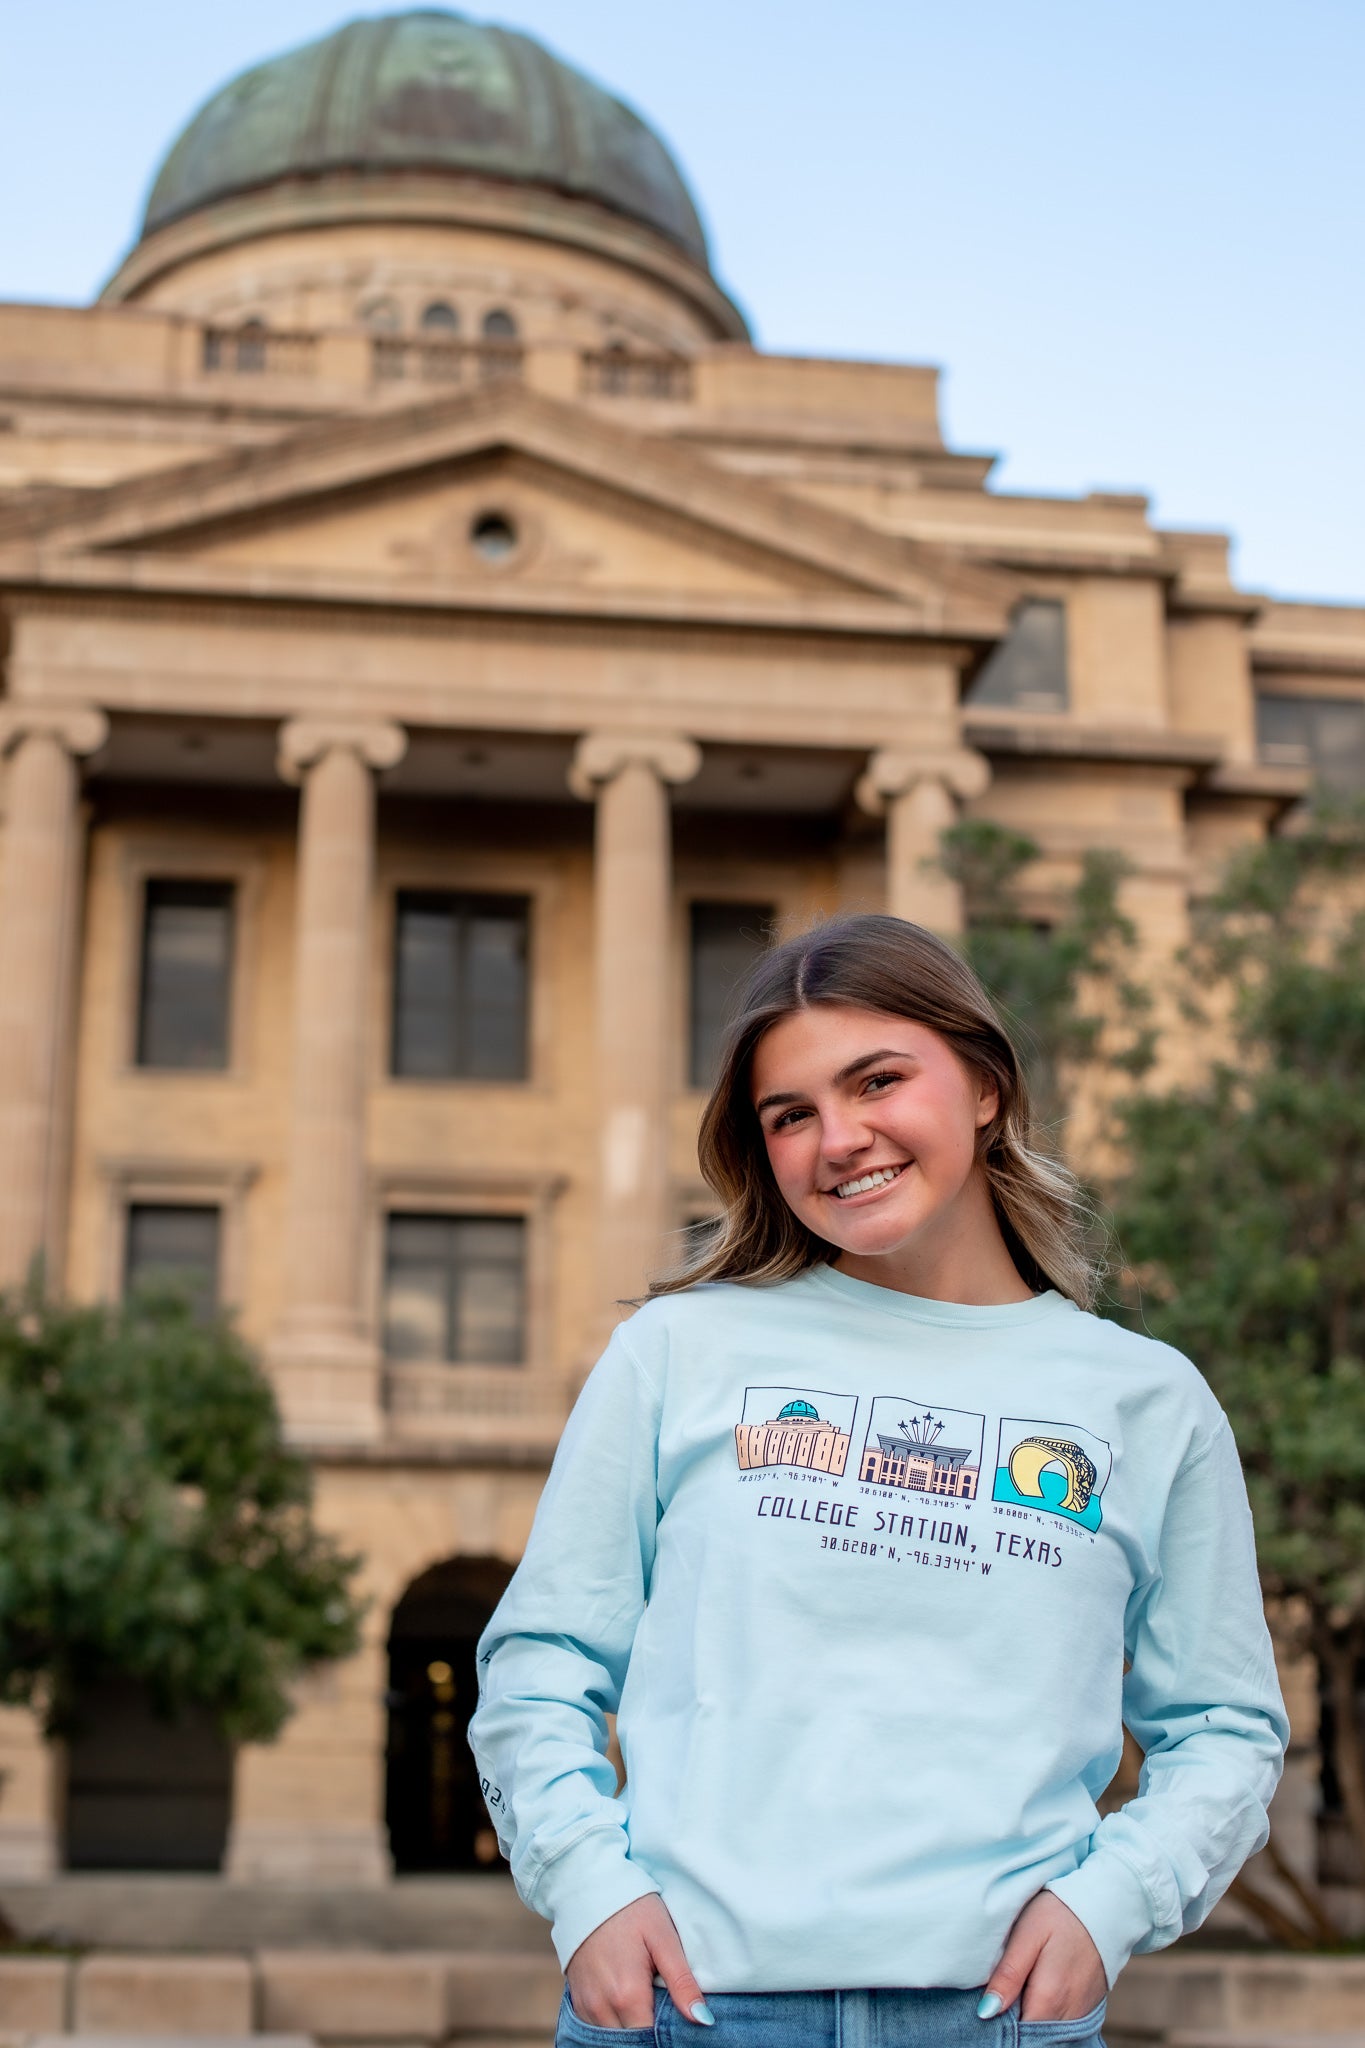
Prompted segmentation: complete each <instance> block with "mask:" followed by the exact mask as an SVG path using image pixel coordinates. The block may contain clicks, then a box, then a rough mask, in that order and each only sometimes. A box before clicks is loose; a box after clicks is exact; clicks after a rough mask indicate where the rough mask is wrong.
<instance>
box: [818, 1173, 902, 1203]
mask: <svg viewBox="0 0 1365 2048" xmlns="http://www.w3.org/2000/svg"><path fill="white" fill-rule="evenodd" d="M899 1172H900V1168H899V1167H898V1166H879V1167H878V1168H877V1171H876V1172H875V1173H865V1174H864V1175H863V1176H862V1178H861V1179H860V1180H842V1181H840V1183H839V1185H838V1187H836V1188H835V1190H834V1192H835V1194H836V1195H838V1197H839V1199H840V1201H843V1200H845V1199H846V1198H847V1197H848V1196H849V1195H865V1194H866V1193H867V1191H868V1189H869V1188H884V1187H885V1186H886V1184H887V1182H888V1181H892V1180H894V1179H895V1178H896V1176H897V1174H898V1173H899Z"/></svg>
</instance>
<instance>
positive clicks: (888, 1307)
mask: <svg viewBox="0 0 1365 2048" xmlns="http://www.w3.org/2000/svg"><path fill="white" fill-rule="evenodd" d="M803 1277H804V1278H805V1279H807V1280H809V1281H811V1282H812V1284H813V1285H815V1286H816V1287H824V1288H827V1289H831V1290H832V1291H833V1292H834V1293H835V1294H841V1295H842V1296H843V1297H844V1299H845V1301H847V1302H849V1303H850V1304H853V1305H856V1306H857V1307H860V1308H869V1309H873V1310H877V1311H880V1312H881V1313H882V1314H883V1315H890V1316H900V1317H902V1318H904V1319H905V1320H906V1321H907V1322H912V1323H935V1324H938V1325H939V1326H940V1327H941V1328H945V1329H950V1330H1000V1329H1005V1328H1008V1327H1010V1326H1012V1325H1016V1324H1021V1323H1036V1322H1040V1321H1041V1320H1042V1319H1043V1317H1045V1316H1050V1315H1055V1314H1056V1313H1057V1311H1058V1310H1059V1309H1064V1308H1074V1307H1075V1303H1074V1302H1073V1301H1071V1300H1070V1299H1069V1298H1068V1297H1067V1296H1066V1295H1065V1294H1059V1293H1058V1292H1057V1290H1056V1289H1055V1288H1054V1287H1049V1288H1048V1289H1047V1290H1046V1292H1045V1293H1043V1294H1035V1295H1034V1296H1033V1297H1032V1298H1031V1300H1029V1301H1001V1302H993V1303H985V1304H977V1303H975V1302H965V1301H931V1300H928V1299H927V1298H926V1297H925V1296H923V1295H919V1294H902V1293H901V1291H900V1289H899V1288H897V1287H878V1286H877V1285H876V1284H875V1282H873V1281H871V1280H855V1279H854V1278H853V1277H852V1275H851V1274H849V1273H840V1272H839V1271H838V1270H837V1269H836V1268H835V1267H833V1266H808V1267H807V1268H806V1271H805V1274H804V1276H803Z"/></svg>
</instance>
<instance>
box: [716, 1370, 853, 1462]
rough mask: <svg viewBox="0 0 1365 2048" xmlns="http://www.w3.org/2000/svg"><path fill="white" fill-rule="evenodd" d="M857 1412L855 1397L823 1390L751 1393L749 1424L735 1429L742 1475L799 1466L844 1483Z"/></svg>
mask: <svg viewBox="0 0 1365 2048" xmlns="http://www.w3.org/2000/svg"><path fill="white" fill-rule="evenodd" d="M857 1409H858V1403H857V1399H856V1397H855V1396H854V1395H852V1394H829V1393H825V1392H823V1391H822V1390H821V1389H820V1388H818V1387H746V1388H745V1389H744V1415H743V1420H742V1421H740V1422H737V1423H736V1424H735V1450H736V1452H737V1453H738V1456H739V1466H740V1470H741V1471H742V1472H753V1471H756V1470H757V1469H758V1468H759V1467H760V1466H763V1465H799V1466H802V1467H804V1468H805V1469H806V1470H807V1471H811V1472H828V1473H829V1474H830V1475H831V1477H833V1478H835V1479H838V1478H841V1477H842V1475H843V1471H844V1467H845V1466H846V1465H847V1463H848V1447H849V1443H850V1441H851V1439H852V1436H853V1418H854V1415H855V1414H856V1413H857Z"/></svg>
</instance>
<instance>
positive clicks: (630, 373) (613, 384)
mask: <svg viewBox="0 0 1365 2048" xmlns="http://www.w3.org/2000/svg"><path fill="white" fill-rule="evenodd" d="M582 388H583V395H584V397H585V398H661V399H671V400H673V401H674V402H675V403H676V402H679V401H682V402H686V401H687V400H688V399H690V398H691V396H692V365H691V363H689V362H688V360H687V358H686V357H685V356H671V355H644V354H636V353H635V352H633V351H632V350H630V349H625V348H604V349H594V350H591V351H589V352H588V353H587V354H585V355H584V357H583V387H582Z"/></svg>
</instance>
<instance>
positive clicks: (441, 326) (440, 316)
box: [422, 299, 460, 334]
mask: <svg viewBox="0 0 1365 2048" xmlns="http://www.w3.org/2000/svg"><path fill="white" fill-rule="evenodd" d="M459 324H460V316H459V314H458V313H457V312H456V311H455V308H454V307H453V306H452V305H449V304H448V303H447V301H446V300H445V299H433V300H432V302H431V304H430V305H429V306H427V307H425V308H424V309H423V312H422V326H423V327H424V328H426V330H427V332H428V333H429V334H454V333H455V331H456V329H457V328H458V327H459Z"/></svg>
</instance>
